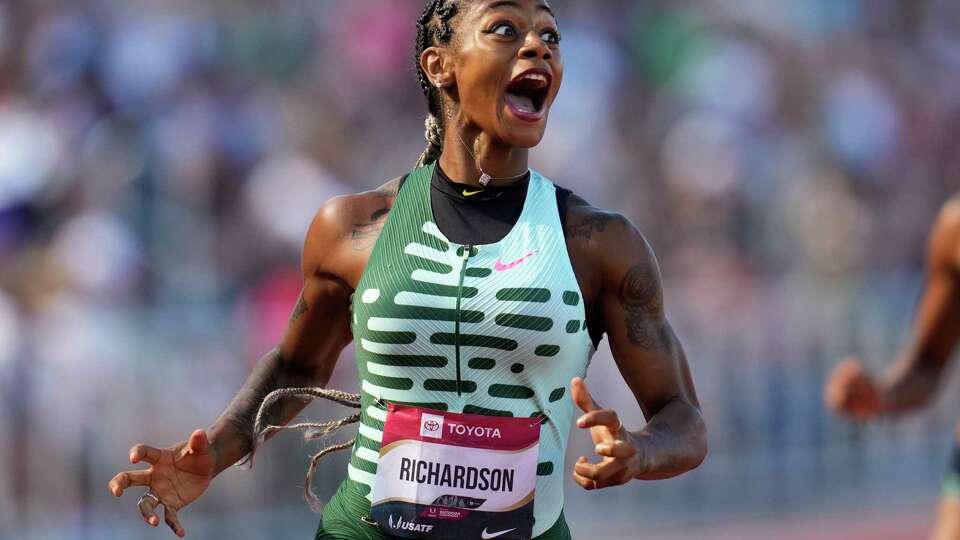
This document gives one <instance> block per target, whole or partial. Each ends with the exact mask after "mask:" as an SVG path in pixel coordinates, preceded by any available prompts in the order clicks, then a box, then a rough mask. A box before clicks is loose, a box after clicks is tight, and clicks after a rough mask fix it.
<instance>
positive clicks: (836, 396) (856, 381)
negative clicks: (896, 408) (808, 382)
mask: <svg viewBox="0 0 960 540" xmlns="http://www.w3.org/2000/svg"><path fill="white" fill-rule="evenodd" d="M824 400H825V401H826V404H827V406H828V407H830V408H831V409H833V410H834V411H836V412H839V413H842V414H846V415H847V416H850V417H852V418H854V419H856V420H861V421H862V420H869V419H871V418H873V417H876V416H878V415H880V414H881V413H882V412H883V401H882V397H881V393H880V389H879V388H878V387H877V384H876V382H874V380H873V378H871V377H870V374H869V373H867V371H866V370H865V369H864V368H863V364H861V363H860V361H859V360H857V359H856V358H848V359H846V360H844V361H843V362H840V363H839V364H837V366H836V367H835V368H833V371H832V372H830V376H829V377H827V384H826V388H825V389H824Z"/></svg>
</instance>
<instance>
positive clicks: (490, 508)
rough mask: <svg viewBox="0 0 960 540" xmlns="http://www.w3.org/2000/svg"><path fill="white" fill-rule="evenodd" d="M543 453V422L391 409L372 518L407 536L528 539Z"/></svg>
mask: <svg viewBox="0 0 960 540" xmlns="http://www.w3.org/2000/svg"><path fill="white" fill-rule="evenodd" d="M539 451H540V422H539V420H538V419H536V418H502V417H495V416H480V415H473V414H457V413H448V412H442V411H434V410H429V409H421V408H419V407H409V406H405V405H395V404H392V403H391V404H389V405H388V407H387V421H386V424H385V425H384V430H383V442H382V444H381V447H380V459H379V463H378V465H377V478H376V481H375V482H374V487H373V492H372V494H371V496H372V498H373V502H372V506H371V508H370V516H371V517H372V518H373V520H374V521H376V522H377V524H378V525H380V527H381V528H382V529H383V530H384V531H385V532H386V533H387V534H390V535H392V536H398V537H401V538H429V539H449V540H471V539H478V540H491V539H494V538H497V539H502V540H528V539H530V538H531V537H532V536H533V500H534V494H535V491H536V484H537V461H538V457H539Z"/></svg>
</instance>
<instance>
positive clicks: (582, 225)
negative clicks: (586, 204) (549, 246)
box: [567, 212, 616, 240]
mask: <svg viewBox="0 0 960 540" xmlns="http://www.w3.org/2000/svg"><path fill="white" fill-rule="evenodd" d="M614 219H616V218H615V216H613V215H610V214H607V213H603V212H598V213H594V214H589V215H587V216H586V217H585V218H583V219H581V220H580V222H579V223H577V224H575V225H569V226H567V237H568V238H586V239H587V240H590V239H591V238H592V237H593V233H594V231H596V232H604V231H606V230H607V224H608V223H610V222H611V221H613V220H614Z"/></svg>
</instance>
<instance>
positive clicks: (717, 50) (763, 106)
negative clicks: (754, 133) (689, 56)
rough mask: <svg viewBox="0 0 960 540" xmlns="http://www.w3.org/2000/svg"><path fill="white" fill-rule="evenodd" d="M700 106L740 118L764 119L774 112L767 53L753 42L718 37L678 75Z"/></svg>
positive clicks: (773, 92) (773, 90)
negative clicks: (696, 59)
mask: <svg viewBox="0 0 960 540" xmlns="http://www.w3.org/2000/svg"><path fill="white" fill-rule="evenodd" d="M681 80H682V81H683V82H682V84H683V87H684V88H685V91H686V92H687V93H688V95H689V97H691V98H692V99H693V100H694V101H695V102H697V103H698V104H700V105H701V106H704V107H707V108H711V109H715V110H717V111H721V112H725V113H728V114H731V115H734V116H737V117H740V118H744V119H749V118H757V117H760V118H762V117H765V116H767V115H768V114H770V112H771V111H772V110H773V104H774V100H773V97H774V94H775V88H774V84H775V79H774V73H773V67H772V66H771V64H770V58H769V57H768V56H767V54H766V53H765V52H764V51H763V50H762V49H760V48H759V47H757V46H756V45H754V44H752V43H747V42H744V41H741V40H737V39H728V38H718V41H717V43H715V44H714V46H712V47H709V48H707V49H705V50H704V52H703V56H702V57H701V58H700V59H699V60H698V61H695V62H692V63H691V64H690V65H689V66H688V67H687V68H686V72H685V73H683V75H682V76H681Z"/></svg>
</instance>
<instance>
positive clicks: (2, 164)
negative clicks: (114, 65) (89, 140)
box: [0, 102, 63, 209]
mask: <svg viewBox="0 0 960 540" xmlns="http://www.w3.org/2000/svg"><path fill="white" fill-rule="evenodd" d="M62 147H63V145H62V143H61V140H60V138H59V136H58V135H57V131H56V129H54V126H53V125H51V123H50V122H48V121H47V120H46V119H45V118H43V117H42V116H40V115H39V114H37V113H36V111H34V110H32V109H31V108H29V107H28V106H26V105H25V104H23V103H18V102H10V103H7V104H5V105H2V106H0V209H2V208H6V207H8V206H10V205H13V204H16V203H18V202H22V201H24V200H26V199H30V198H31V197H33V196H34V195H36V194H37V193H39V192H40V191H42V190H43V189H44V188H45V187H46V186H47V185H48V184H49V183H50V182H51V181H52V180H53V179H54V177H55V175H56V173H57V170H58V167H59V165H60V161H61V159H62V156H63V148H62Z"/></svg>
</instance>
